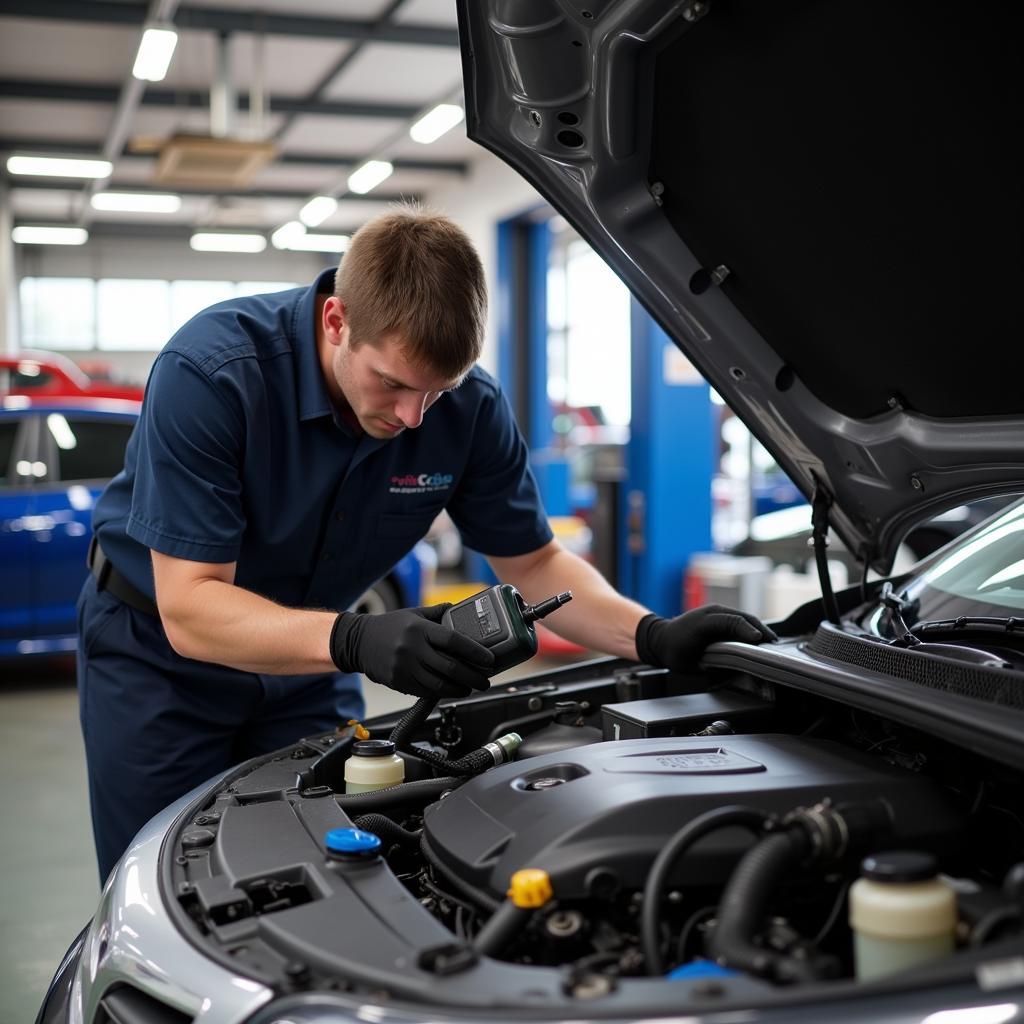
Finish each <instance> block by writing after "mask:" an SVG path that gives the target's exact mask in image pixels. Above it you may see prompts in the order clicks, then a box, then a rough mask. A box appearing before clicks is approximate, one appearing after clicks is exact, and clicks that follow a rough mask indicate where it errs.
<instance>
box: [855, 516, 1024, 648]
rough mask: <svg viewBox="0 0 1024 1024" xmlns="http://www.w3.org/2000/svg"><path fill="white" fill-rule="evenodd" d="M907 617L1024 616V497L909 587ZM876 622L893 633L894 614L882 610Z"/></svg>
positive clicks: (886, 633) (875, 626)
mask: <svg viewBox="0 0 1024 1024" xmlns="http://www.w3.org/2000/svg"><path fill="white" fill-rule="evenodd" d="M900 596H901V597H902V598H903V599H904V600H905V602H907V604H906V607H905V610H904V613H903V618H904V619H905V620H906V622H907V623H908V624H910V625H911V626H913V624H914V623H917V622H927V621H931V620H935V619H954V618H957V617H958V616H961V615H979V616H993V617H1008V616H1017V617H1021V616H1022V615H1024V501H1019V502H1015V503H1014V504H1013V505H1011V506H1010V507H1009V508H1008V509H1006V510H1005V511H1003V512H1002V513H1001V514H999V515H998V516H996V517H995V518H994V519H992V520H990V521H989V522H988V523H986V524H984V525H982V526H981V527H980V528H979V529H978V530H976V531H974V532H972V533H970V534H968V535H967V536H966V537H965V538H964V539H963V540H962V541H961V542H960V543H959V544H957V545H956V546H954V547H952V548H950V549H949V551H947V553H946V554H945V555H944V556H943V557H941V558H939V559H938V561H936V562H934V563H933V564H932V565H931V566H929V568H927V569H926V570H925V571H924V572H923V573H921V575H919V576H917V577H916V578H915V579H914V580H913V581H912V582H911V583H909V584H908V585H907V587H906V588H905V590H904V591H903V592H902V594H901V595H900ZM870 626H871V627H872V628H873V629H874V630H875V631H876V632H878V633H880V634H881V635H882V636H892V635H893V632H894V627H893V624H892V621H891V617H890V615H889V614H888V613H886V612H885V611H883V610H881V609H879V610H878V611H876V612H875V613H874V614H873V615H872V616H871V622H870Z"/></svg>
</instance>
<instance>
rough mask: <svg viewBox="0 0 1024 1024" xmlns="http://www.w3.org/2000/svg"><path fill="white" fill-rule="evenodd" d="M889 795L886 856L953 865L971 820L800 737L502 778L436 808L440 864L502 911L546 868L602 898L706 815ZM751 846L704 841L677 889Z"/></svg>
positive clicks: (560, 880)
mask: <svg viewBox="0 0 1024 1024" xmlns="http://www.w3.org/2000/svg"><path fill="white" fill-rule="evenodd" d="M826 797H828V798H830V799H831V800H832V801H833V803H836V804H841V803H845V802H847V801H856V800H867V799H870V798H873V797H884V798H885V799H886V800H887V801H888V802H889V804H890V805H891V808H892V812H893V814H892V817H893V822H894V825H893V833H892V835H891V836H890V837H889V838H888V839H886V840H882V844H881V845H882V848H895V847H897V846H899V847H907V846H912V847H914V848H918V849H929V850H933V851H935V852H937V853H941V852H943V851H944V849H946V848H947V847H948V843H949V839H948V837H949V836H950V835H955V834H956V833H957V832H958V831H959V829H960V827H961V826H962V824H963V822H962V816H961V815H960V813H959V812H958V811H957V810H956V809H955V808H954V807H953V806H952V804H951V802H950V800H949V798H948V797H947V796H946V794H945V793H944V791H943V790H941V789H940V788H939V787H938V786H936V785H935V784H934V783H932V782H931V781H930V780H928V779H925V778H922V777H921V776H918V775H915V774H914V773H912V772H909V771H906V770H905V769H902V768H897V767H893V766H891V765H889V764H887V763H885V762H883V761H881V760H879V759H877V758H874V757H870V756H867V755H864V754H860V753H858V752H857V751H853V750H850V749H847V748H845V747H843V746H840V745H839V744H836V743H833V742H830V741H827V740H818V739H809V738H803V737H798V736H775V735H770V736H729V737H727V738H722V739H720V740H712V741H709V740H708V739H706V738H702V737H685V738H680V739H642V740H626V741H622V742H617V743H595V744H593V745H591V746H586V747H580V748H578V749H575V750H569V751H561V752H558V753H554V754H547V755H544V756H542V757H534V758H530V759H528V760H526V761H522V762H517V763H513V764H509V765H504V766H502V767H500V768H495V769H492V770H491V771H489V772H486V773H485V774H484V775H481V776H479V777H478V778H475V779H473V780H471V781H470V782H467V783H466V784H465V785H463V786H461V787H460V788H459V789H458V790H456V791H455V792H453V793H451V794H450V795H449V796H448V797H446V798H445V799H443V800H441V801H440V802H438V803H436V804H433V805H431V806H430V807H428V808H427V812H426V815H425V819H424V830H425V834H426V837H427V844H428V846H429V849H430V851H431V852H432V853H433V854H434V856H435V857H436V858H437V859H438V860H439V861H440V862H441V863H442V865H443V866H445V867H447V868H448V869H449V870H450V871H451V872H452V873H453V874H454V876H455V877H456V878H459V879H462V880H463V881H464V882H467V883H469V884H471V885H473V886H475V887H476V888H478V889H483V890H484V891H486V892H488V893H490V894H491V895H492V896H494V897H497V898H499V899H502V898H504V896H505V893H506V891H507V889H508V885H509V879H510V878H511V876H512V874H513V873H514V872H515V871H518V870H519V869H520V868H542V869H544V870H545V871H547V872H548V874H549V875H550V876H551V880H552V884H553V887H554V891H555V895H556V896H558V897H561V898H563V899H571V898H577V897H583V896H586V895H591V894H592V892H591V890H592V888H593V887H594V886H595V879H596V878H597V877H598V875H596V874H592V872H594V870H595V869H597V868H601V869H604V870H603V871H602V872H601V873H600V877H601V880H602V884H604V885H607V883H608V881H609V878H610V876H609V875H608V872H612V873H613V875H614V878H615V879H617V881H618V883H619V885H621V886H622V887H624V888H641V887H642V886H643V883H644V879H645V877H646V874H647V871H648V869H649V868H650V865H651V862H652V861H653V859H654V857H655V856H656V855H657V853H658V851H659V850H661V848H662V847H663V846H664V845H665V843H666V841H667V840H668V838H669V837H670V836H671V835H672V834H673V833H674V832H676V831H677V830H678V829H679V828H681V827H682V826H683V825H685V824H686V823H687V822H688V821H691V820H692V819H693V818H695V817H697V815H699V814H703V813H704V812H705V811H709V810H712V809H713V808H716V807H723V806H725V805H727V804H742V805H744V806H748V807H754V808H756V809H758V810H761V811H764V812H765V813H785V812H787V811H790V810H793V809H794V808H796V807H801V806H802V807H807V806H811V805H812V804H815V803H817V802H819V801H820V800H822V799H824V798H826ZM749 845H750V835H749V833H748V832H746V831H745V830H743V829H739V828H727V829H721V830H720V831H717V832H714V833H712V834H711V835H709V836H707V837H705V838H704V839H702V840H701V841H699V842H698V843H696V844H695V845H694V847H693V849H692V851H691V852H690V854H689V855H688V856H687V857H685V858H684V859H683V860H682V862H681V863H680V864H679V865H678V866H677V875H676V877H675V878H674V879H672V881H673V882H674V884H682V885H687V886H690V885H705V884H720V883H722V882H723V881H724V880H725V879H726V878H727V877H728V874H729V871H730V870H731V868H732V867H733V865H734V864H735V862H736V860H737V859H738V857H739V856H740V855H741V853H742V852H743V851H744V850H745V849H747V848H748V847H749Z"/></svg>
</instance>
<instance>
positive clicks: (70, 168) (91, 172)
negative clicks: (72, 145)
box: [7, 153, 114, 178]
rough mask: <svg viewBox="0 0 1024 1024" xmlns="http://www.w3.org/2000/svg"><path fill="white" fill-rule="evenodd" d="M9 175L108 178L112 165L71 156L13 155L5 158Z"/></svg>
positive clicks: (111, 171)
mask: <svg viewBox="0 0 1024 1024" xmlns="http://www.w3.org/2000/svg"><path fill="white" fill-rule="evenodd" d="M7 170H8V171H10V172H11V174H33V175H40V176H43V177H53V178H109V177H110V175H111V174H112V173H113V170H114V165H113V164H112V163H111V162H110V161H109V160H97V159H90V158H87V157H73V156H27V155H24V154H18V153H15V154H14V156H11V157H8V158H7Z"/></svg>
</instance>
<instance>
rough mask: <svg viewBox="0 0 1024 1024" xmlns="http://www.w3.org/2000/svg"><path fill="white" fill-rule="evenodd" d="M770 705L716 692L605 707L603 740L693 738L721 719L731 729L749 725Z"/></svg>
mask: <svg viewBox="0 0 1024 1024" xmlns="http://www.w3.org/2000/svg"><path fill="white" fill-rule="evenodd" d="M771 707H772V705H771V704H769V703H768V702H766V701H764V700H761V699H760V698H758V697H755V696H753V695H752V694H746V693H736V692H734V691H731V690H718V691H715V692H714V693H686V694H681V695H680V696H677V697H655V698H653V699H651V700H631V701H627V702H626V703H624V704H605V706H604V707H603V708H602V709H601V726H602V730H601V731H602V733H603V735H604V738H605V739H606V740H636V739H644V738H645V737H648V736H692V735H693V734H694V733H695V732H699V731H700V730H701V729H703V728H704V727H705V726H708V725H710V724H711V723H712V722H714V721H716V720H717V719H720V718H725V719H728V721H729V723H730V724H731V725H734V726H741V725H744V724H747V723H750V722H751V721H752V720H753V719H755V718H757V717H759V716H763V715H764V714H765V713H766V712H768V711H770V710H771Z"/></svg>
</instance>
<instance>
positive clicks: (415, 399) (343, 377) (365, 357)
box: [324, 296, 459, 439]
mask: <svg viewBox="0 0 1024 1024" xmlns="http://www.w3.org/2000/svg"><path fill="white" fill-rule="evenodd" d="M331 303H337V307H338V308H337V310H335V311H333V314H332V310H330V309H329V308H327V307H328V306H329V305H330V304H331ZM332 315H336V317H337V320H336V323H335V326H334V327H330V326H327V321H328V320H330V319H331V318H332ZM324 322H325V336H326V338H327V340H328V341H329V346H328V348H327V351H328V353H329V373H328V375H327V377H328V379H327V386H328V390H329V391H330V392H331V395H332V397H333V398H334V399H335V400H336V401H337V400H338V399H339V398H340V399H342V400H343V401H344V402H345V404H347V405H348V407H349V408H350V409H351V410H352V413H353V414H354V415H355V417H356V419H357V420H358V421H359V425H360V426H361V427H362V428H363V430H364V431H365V432H366V433H367V434H369V435H370V437H376V438H383V439H387V438H392V437H397V436H398V435H399V434H400V433H401V432H402V431H403V430H405V429H406V428H415V427H418V426H419V425H420V424H421V423H422V422H423V416H424V414H425V413H426V411H427V409H429V408H430V407H431V406H432V405H433V404H434V403H435V402H436V401H437V400H438V399H439V398H440V397H441V395H443V394H444V393H445V392H446V391H450V390H451V389H452V388H453V387H455V386H456V385H457V384H458V383H459V381H458V380H454V381H453V380H448V379H445V378H441V377H439V376H438V375H437V374H436V373H434V372H432V371H430V370H424V369H423V368H422V367H420V366H418V365H417V364H415V363H411V362H410V361H409V360H408V359H407V358H406V355H405V346H404V339H403V338H402V336H401V335H399V334H390V335H386V336H385V337H383V338H381V339H379V340H378V341H377V342H376V343H374V344H369V343H364V344H362V345H355V346H353V344H352V339H351V335H350V331H349V326H348V322H347V319H345V317H344V309H343V307H341V303H339V302H338V300H337V299H335V298H334V297H333V296H332V297H331V298H329V299H327V301H326V303H325V310H324Z"/></svg>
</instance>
